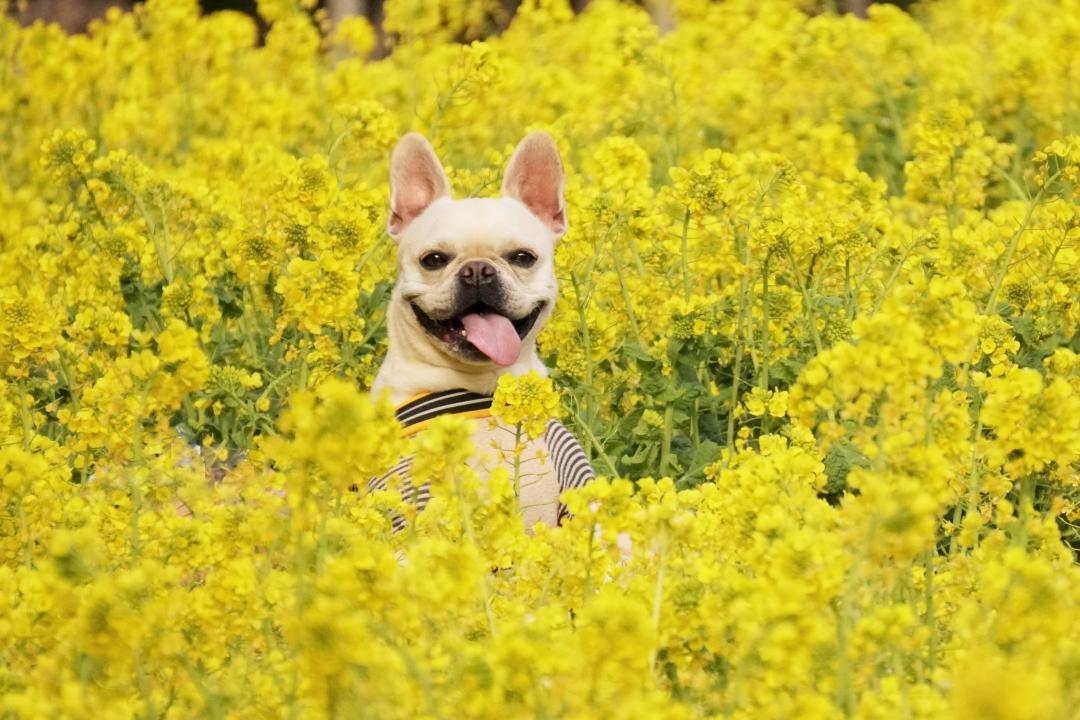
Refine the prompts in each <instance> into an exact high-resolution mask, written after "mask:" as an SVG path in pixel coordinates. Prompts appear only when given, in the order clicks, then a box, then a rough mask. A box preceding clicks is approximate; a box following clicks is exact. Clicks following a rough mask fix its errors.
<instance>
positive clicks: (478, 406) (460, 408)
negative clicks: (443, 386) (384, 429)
mask: <svg viewBox="0 0 1080 720" xmlns="http://www.w3.org/2000/svg"><path fill="white" fill-rule="evenodd" d="M447 413H453V414H454V415H464V416H466V417H489V416H490V415H491V396H490V395H481V394H480V393H474V392H471V391H469V390H441V391H439V392H434V393H422V394H420V395H417V396H416V397H413V398H411V399H409V400H407V401H405V402H404V403H403V404H401V405H399V406H398V408H397V410H395V411H394V414H395V415H396V416H397V419H398V422H400V423H401V426H402V427H403V428H404V431H403V432H402V435H404V436H406V437H407V436H409V435H413V434H414V433H417V432H419V431H420V430H423V428H424V425H426V424H427V423H428V421H430V420H432V419H433V418H436V417H438V416H440V415H446V414H447Z"/></svg>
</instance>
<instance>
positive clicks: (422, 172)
mask: <svg viewBox="0 0 1080 720" xmlns="http://www.w3.org/2000/svg"><path fill="white" fill-rule="evenodd" d="M442 197H450V181H449V180H447V179H446V171H445V170H443V166H442V163H441V162H439V158H438V156H437V155H435V150H434V148H432V147H431V143H429V142H428V141H427V138H425V137H424V136H423V135H421V134H420V133H417V132H411V133H408V134H407V135H405V136H404V137H402V138H401V139H400V140H398V144H397V147H395V148H394V154H393V155H392V156H391V157H390V217H389V218H387V220H386V230H387V232H389V233H390V237H392V238H394V239H395V240H397V238H398V235H400V234H401V231H402V230H404V229H405V227H406V226H407V225H408V224H409V223H411V222H412V221H413V220H415V219H416V217H417V216H418V215H420V213H422V212H424V210H426V209H427V207H428V205H430V204H431V203H433V202H435V201H436V200H438V199H439V198H442Z"/></svg>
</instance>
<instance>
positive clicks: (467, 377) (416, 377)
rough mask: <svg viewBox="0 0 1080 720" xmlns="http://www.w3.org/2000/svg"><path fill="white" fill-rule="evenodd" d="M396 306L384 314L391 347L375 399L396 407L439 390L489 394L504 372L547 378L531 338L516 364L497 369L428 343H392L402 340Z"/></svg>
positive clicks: (401, 320) (377, 378) (375, 387)
mask: <svg viewBox="0 0 1080 720" xmlns="http://www.w3.org/2000/svg"><path fill="white" fill-rule="evenodd" d="M397 307H398V305H397V304H396V303H391V304H390V308H389V310H388V312H387V318H386V324H387V332H388V333H389V336H390V348H389V350H388V351H387V353H386V358H385V359H384V360H383V364H382V366H381V367H380V368H379V372H378V374H377V375H376V376H375V383H374V384H373V385H372V388H371V393H372V395H374V396H375V397H379V396H380V395H381V394H382V393H384V392H387V393H389V399H390V402H391V403H393V404H394V405H395V406H398V405H400V404H401V403H403V402H405V401H406V400H408V399H410V398H412V397H415V396H416V395H419V394H421V393H427V392H439V391H440V390H457V389H461V390H469V391H471V392H476V393H481V394H483V395H490V394H492V393H494V392H495V384H496V383H497V382H498V381H499V378H500V377H501V376H502V375H505V374H507V373H510V374H512V375H523V374H525V373H527V372H529V371H536V372H537V373H539V374H540V375H541V376H544V377H546V376H547V368H545V367H544V364H543V363H542V362H540V357H539V356H538V355H537V354H536V343H535V341H534V340H532V339H528V340H526V342H525V343H524V344H523V345H522V348H521V355H520V356H519V357H518V360H517V362H515V363H514V364H513V365H511V366H509V367H499V366H497V365H495V363H466V362H463V361H461V360H457V359H455V358H452V357H450V356H449V355H447V354H446V353H444V352H443V351H441V350H439V349H438V348H436V347H435V346H434V345H433V344H432V343H429V342H424V343H408V342H400V341H399V342H395V338H403V337H405V330H404V326H403V323H404V322H405V319H404V318H402V317H401V316H400V313H399V312H397V311H396V308H397Z"/></svg>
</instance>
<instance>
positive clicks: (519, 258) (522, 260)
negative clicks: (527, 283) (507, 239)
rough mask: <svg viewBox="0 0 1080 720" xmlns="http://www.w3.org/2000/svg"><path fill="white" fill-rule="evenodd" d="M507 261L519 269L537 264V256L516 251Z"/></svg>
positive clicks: (527, 252) (507, 257)
mask: <svg viewBox="0 0 1080 720" xmlns="http://www.w3.org/2000/svg"><path fill="white" fill-rule="evenodd" d="M506 259H507V261H508V262H509V263H510V264H511V265H517V266H518V267H523V268H527V267H531V266H532V264H533V263H534V262H536V256H535V255H533V254H532V253H531V252H529V251H528V250H515V251H514V252H512V253H510V254H509V255H507V256H506Z"/></svg>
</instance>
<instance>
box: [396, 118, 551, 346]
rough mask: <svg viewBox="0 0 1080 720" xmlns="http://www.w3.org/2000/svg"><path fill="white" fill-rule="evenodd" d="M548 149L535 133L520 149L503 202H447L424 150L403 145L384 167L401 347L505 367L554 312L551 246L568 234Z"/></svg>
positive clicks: (436, 167) (445, 184) (418, 138)
mask: <svg viewBox="0 0 1080 720" xmlns="http://www.w3.org/2000/svg"><path fill="white" fill-rule="evenodd" d="M564 184H565V183H564V176H563V169H562V162H561V161H560V160H559V152H558V150H557V148H556V147H555V142H554V141H553V140H552V139H551V137H550V136H548V135H547V134H545V133H541V132H534V133H532V134H530V135H528V136H526V137H525V138H524V139H523V140H522V141H521V142H520V143H519V144H518V146H517V148H516V149H515V151H514V154H513V156H512V157H511V158H510V162H509V163H508V165H507V167H506V172H505V173H504V176H503V184H502V197H500V198H467V199H463V200H454V199H453V198H452V197H451V194H450V183H449V181H448V180H447V178H446V173H445V171H444V170H443V167H442V164H441V163H440V162H439V159H438V157H436V155H435V151H434V150H433V149H432V147H431V144H430V143H429V142H428V141H427V140H426V139H425V138H424V137H423V136H422V135H419V134H418V133H409V134H408V135H406V136H404V137H403V138H402V139H401V140H400V141H399V142H398V145H397V147H396V148H395V149H394V154H393V157H392V158H391V161H390V217H389V221H388V223H387V229H388V230H389V233H390V236H391V237H392V238H394V240H395V241H396V242H397V244H398V282H397V286H396V287H395V289H394V297H393V300H392V302H393V303H395V304H396V305H397V307H396V308H395V310H396V311H397V316H398V322H399V323H400V324H401V325H402V326H403V327H404V332H405V333H406V334H407V335H408V337H407V338H402V340H403V341H405V342H426V343H429V344H430V345H432V346H433V347H435V348H436V349H437V350H438V351H439V352H440V353H441V354H442V356H443V357H445V358H447V359H448V360H450V361H451V362H454V363H465V364H467V365H483V364H490V363H494V364H495V365H498V366H503V367H509V366H511V365H514V364H515V363H516V362H518V359H519V357H521V356H522V353H523V352H526V351H527V352H529V353H532V352H533V350H532V347H533V341H534V340H535V338H536V334H537V333H538V332H539V329H540V327H541V325H542V324H543V323H544V321H546V320H547V318H548V316H549V315H550V313H551V309H552V306H553V305H554V304H555V296H556V290H557V288H556V283H555V273H554V266H553V261H554V255H555V243H556V241H557V240H558V239H559V238H560V237H561V236H562V234H563V233H564V232H565V231H566V210H565V208H564V206H563V187H564Z"/></svg>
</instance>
